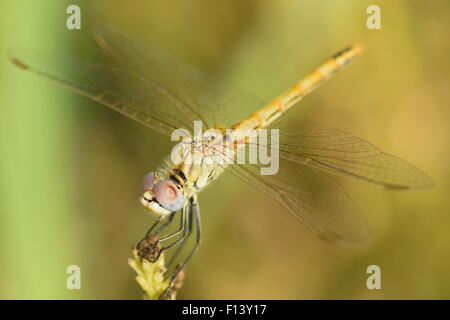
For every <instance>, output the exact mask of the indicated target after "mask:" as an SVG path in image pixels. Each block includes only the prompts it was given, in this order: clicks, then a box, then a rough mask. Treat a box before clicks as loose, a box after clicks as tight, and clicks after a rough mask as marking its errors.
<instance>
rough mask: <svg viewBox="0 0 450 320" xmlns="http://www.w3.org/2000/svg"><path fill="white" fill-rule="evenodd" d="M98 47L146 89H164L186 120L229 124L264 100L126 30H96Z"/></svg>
mask: <svg viewBox="0 0 450 320" xmlns="http://www.w3.org/2000/svg"><path fill="white" fill-rule="evenodd" d="M94 39H95V42H96V44H97V45H98V47H99V48H100V49H101V50H102V51H103V52H105V53H106V54H107V55H108V56H109V57H111V58H112V59H113V60H114V61H116V62H117V63H118V64H119V65H121V66H122V67H123V68H125V69H127V70H130V71H132V72H133V73H135V74H136V75H137V76H138V77H139V78H140V79H141V80H142V81H143V82H144V83H145V84H146V87H147V90H151V91H153V90H158V91H161V90H164V91H165V93H166V94H167V95H170V96H171V99H172V102H173V104H174V105H175V108H176V110H177V111H178V112H183V114H184V116H185V118H187V119H189V120H190V121H189V122H193V121H194V120H202V121H203V122H204V124H205V126H206V127H208V128H211V127H215V126H217V125H219V126H221V127H225V128H230V127H231V126H232V125H235V124H236V123H238V122H239V121H240V120H242V119H244V118H245V117H247V116H249V115H250V114H251V113H252V112H254V111H256V110H257V109H258V108H260V107H261V106H262V105H263V104H264V102H263V101H260V100H259V99H257V98H255V97H254V96H252V95H251V94H249V93H247V92H244V91H243V90H242V89H240V88H238V87H235V86H232V85H231V84H230V83H228V82H224V81H222V80H220V79H218V78H216V77H214V76H212V75H210V74H208V73H205V72H203V71H202V70H200V69H198V68H196V67H194V66H192V65H188V64H185V63H183V62H181V61H180V60H179V59H176V58H175V57H172V56H171V55H170V53H168V52H165V51H163V50H161V49H160V48H158V47H156V46H152V45H151V44H149V43H148V42H143V41H141V40H140V39H138V38H135V37H133V36H131V35H128V34H122V33H119V32H113V31H111V30H99V31H98V33H97V34H96V36H95V37H94Z"/></svg>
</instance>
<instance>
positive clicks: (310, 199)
mask: <svg viewBox="0 0 450 320" xmlns="http://www.w3.org/2000/svg"><path fill="white" fill-rule="evenodd" d="M227 168H228V170H227V171H229V172H230V173H231V174H233V175H235V176H237V177H238V178H240V179H241V180H243V181H245V182H247V183H249V184H250V185H252V186H253V187H255V188H256V189H258V190H260V191H262V192H264V193H265V194H267V195H268V196H270V197H272V198H273V199H275V200H277V201H278V202H279V203H280V204H281V205H282V206H283V207H284V208H285V209H287V210H288V212H289V213H291V214H292V215H293V216H294V217H295V218H297V219H298V220H300V221H301V222H303V223H304V224H305V225H306V226H307V227H308V228H309V229H311V230H312V231H313V232H315V233H316V234H318V235H319V236H320V237H321V238H324V239H326V240H328V241H332V242H361V241H364V240H365V239H366V238H367V234H368V232H367V225H366V221H365V218H364V216H363V215H362V214H361V212H360V209H359V207H358V206H357V205H356V204H355V203H354V202H352V201H351V200H350V198H349V197H348V196H347V193H346V192H345V190H344V189H343V188H342V187H341V186H340V184H338V183H337V182H336V181H335V180H334V179H333V177H331V176H330V175H328V174H326V173H324V172H321V171H320V170H317V169H314V168H311V167H308V166H305V165H302V164H298V163H294V162H291V161H288V160H285V159H280V163H279V171H278V173H277V174H275V175H261V174H260V172H259V170H260V167H259V166H258V165H249V164H247V165H241V166H239V165H231V166H228V167H227Z"/></svg>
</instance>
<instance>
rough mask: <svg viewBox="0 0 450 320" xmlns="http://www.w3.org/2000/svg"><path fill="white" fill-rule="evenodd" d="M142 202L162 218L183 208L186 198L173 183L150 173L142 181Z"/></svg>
mask: <svg viewBox="0 0 450 320" xmlns="http://www.w3.org/2000/svg"><path fill="white" fill-rule="evenodd" d="M140 201H141V204H142V205H143V206H144V207H145V208H146V209H147V210H149V211H150V212H152V213H155V214H157V215H159V216H161V215H168V214H170V213H172V212H175V211H178V210H180V209H181V208H183V205H184V196H183V194H182V193H181V191H180V189H179V188H178V186H177V185H176V184H175V183H174V182H173V181H171V180H170V179H164V178H161V177H160V176H159V175H158V174H157V173H155V172H149V173H147V175H146V176H145V177H144V180H143V181H142V196H141V199H140Z"/></svg>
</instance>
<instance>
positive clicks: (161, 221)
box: [136, 212, 175, 262]
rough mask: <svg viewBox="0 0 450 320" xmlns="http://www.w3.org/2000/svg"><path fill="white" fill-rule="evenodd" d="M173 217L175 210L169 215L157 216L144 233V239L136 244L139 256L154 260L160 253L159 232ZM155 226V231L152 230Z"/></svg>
mask: <svg viewBox="0 0 450 320" xmlns="http://www.w3.org/2000/svg"><path fill="white" fill-rule="evenodd" d="M174 217H175V212H174V213H172V214H171V215H170V216H169V217H163V216H161V217H159V218H158V219H157V220H156V221H155V223H154V224H153V225H152V226H151V227H150V229H149V230H148V231H147V233H146V234H145V237H144V239H142V240H141V241H139V243H138V244H137V245H136V249H137V250H138V255H139V256H140V257H141V258H144V259H147V260H148V261H150V262H156V260H158V258H159V256H160V255H161V249H162V247H161V244H160V243H159V236H158V235H159V233H161V232H162V231H163V230H164V229H165V228H166V227H167V226H168V225H170V223H171V222H172V221H173V218H174ZM155 228H156V231H155V232H153V231H154V230H155Z"/></svg>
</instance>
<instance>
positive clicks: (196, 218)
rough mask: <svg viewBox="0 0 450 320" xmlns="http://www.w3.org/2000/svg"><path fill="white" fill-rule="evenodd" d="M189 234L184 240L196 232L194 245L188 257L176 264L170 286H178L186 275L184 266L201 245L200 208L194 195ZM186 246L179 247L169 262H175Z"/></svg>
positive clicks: (190, 207)
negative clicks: (181, 278)
mask: <svg viewBox="0 0 450 320" xmlns="http://www.w3.org/2000/svg"><path fill="white" fill-rule="evenodd" d="M188 229H189V230H188V235H187V237H186V239H185V241H184V242H187V241H188V240H189V239H188V238H190V237H191V236H192V235H194V234H195V239H194V245H193V246H192V247H191V248H190V249H188V250H189V251H188V253H187V255H186V258H184V259H183V260H182V261H181V262H180V263H178V265H177V266H176V270H175V272H174V274H173V276H172V278H171V280H170V286H169V288H171V287H174V286H175V287H176V284H177V282H179V280H180V279H179V278H180V277H184V267H185V266H186V265H187V264H188V263H189V261H190V260H191V258H192V256H193V255H194V253H195V251H197V249H198V246H199V245H200V240H201V224H200V209H199V205H198V202H197V197H192V198H190V199H189V226H188ZM185 247H186V246H185V245H184V243H183V245H181V246H179V247H178V248H177V251H176V253H175V254H174V256H173V257H172V259H171V261H170V262H169V265H170V264H172V263H173V261H174V260H175V258H176V257H177V256H178V255H179V254H180V252H181V251H182V250H183V249H184V248H185Z"/></svg>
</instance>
